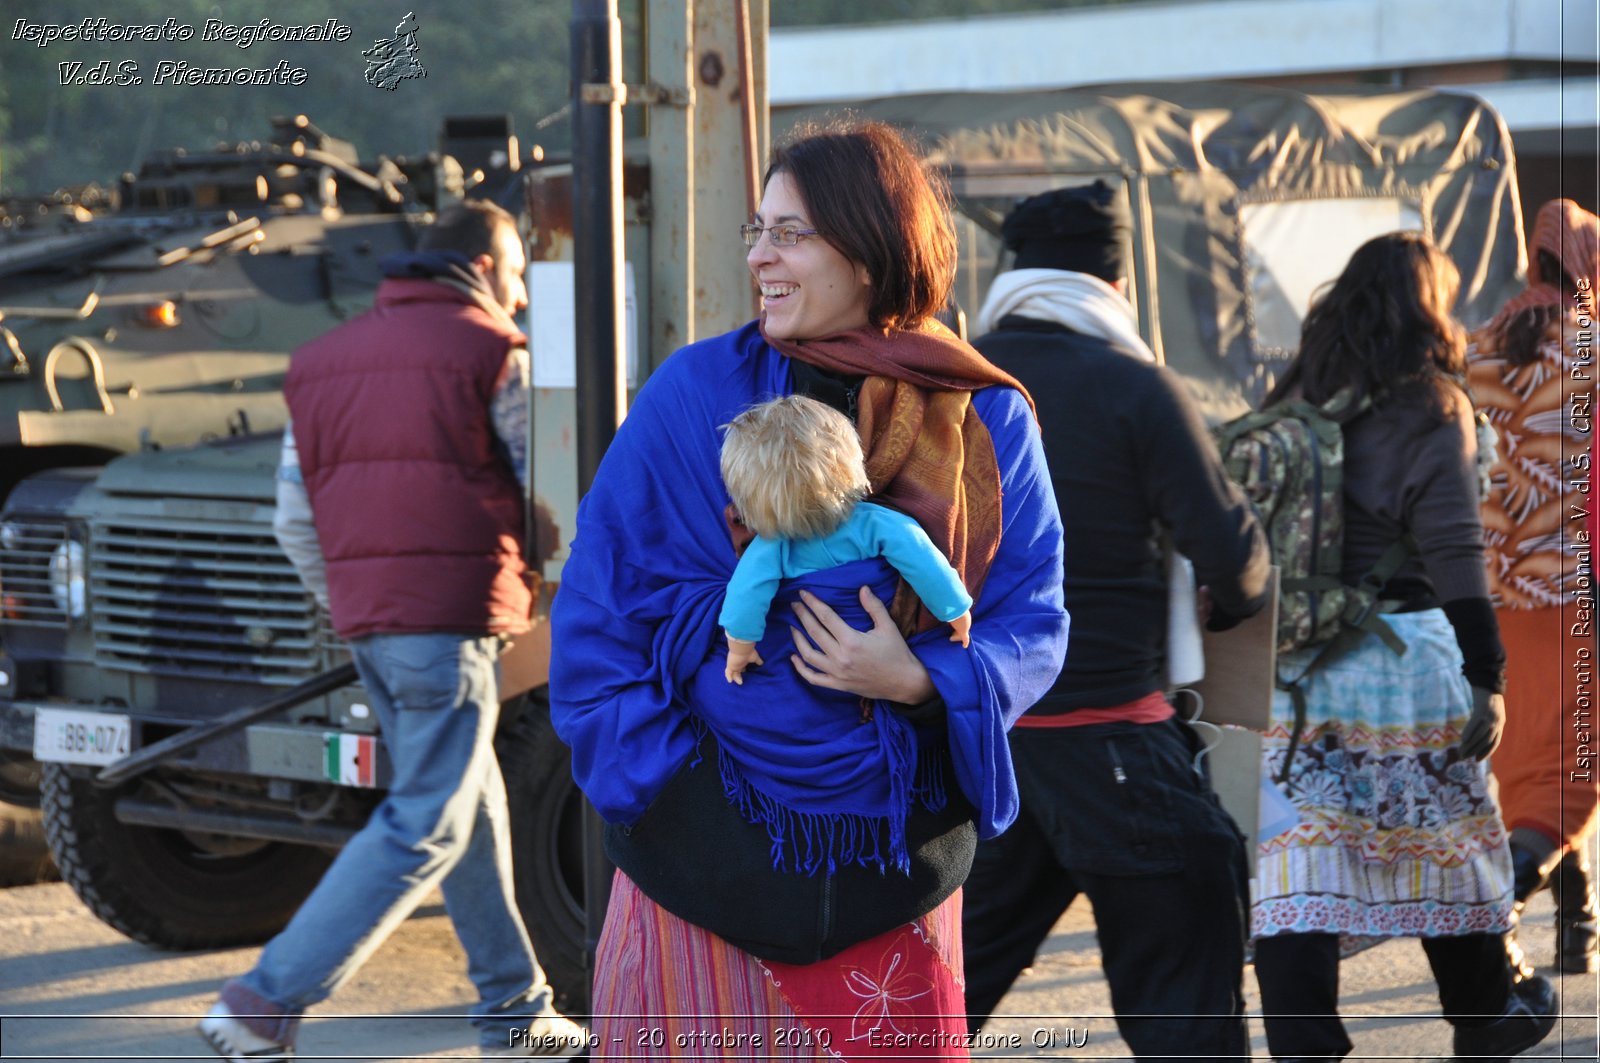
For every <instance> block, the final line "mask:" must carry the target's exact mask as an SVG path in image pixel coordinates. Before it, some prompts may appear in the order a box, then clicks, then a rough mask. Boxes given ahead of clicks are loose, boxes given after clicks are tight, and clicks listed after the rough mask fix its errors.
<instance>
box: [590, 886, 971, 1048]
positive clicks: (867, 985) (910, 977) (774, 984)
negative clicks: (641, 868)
mask: <svg viewBox="0 0 1600 1063" xmlns="http://www.w3.org/2000/svg"><path fill="white" fill-rule="evenodd" d="M961 963H962V959H961V892H960V891H959V890H958V891H956V893H955V894H954V895H953V896H951V897H950V899H948V900H946V901H945V902H944V903H943V904H941V905H939V906H938V907H937V908H935V909H934V910H933V911H931V912H929V913H928V914H927V915H925V916H923V917H922V918H920V919H918V920H916V921H915V922H912V923H907V924H905V925H903V926H900V927H896V928H895V929H894V930H891V931H888V932H887V933H884V934H880V935H879V936H877V937H875V938H872V939H870V940H867V941H863V942H861V943H860V944H857V945H853V946H851V947H850V948H848V949H846V950H845V951H844V952H842V953H840V954H839V955H837V956H834V957H833V958H832V959H828V960H824V961H822V962H821V963H814V964H806V965H803V966H800V965H794V964H786V963H774V962H770V961H766V960H759V959H757V958H756V957H754V956H752V955H750V953H748V952H745V951H743V950H742V949H739V948H736V947H735V946H733V945H731V944H729V943H728V942H727V941H725V940H723V939H722V938H720V937H717V936H716V935H715V934H712V933H710V932H709V931H706V930H702V929H700V928H699V927H697V926H694V925H692V924H690V923H687V922H685V921H683V920H682V919H679V918H678V917H677V916H675V915H673V914H671V913H670V912H668V911H667V910H666V909H664V908H662V907H661V906H659V905H657V904H656V903H655V902H654V901H652V900H650V898H648V897H646V896H645V895H644V894H643V893H642V892H640V890H639V888H638V887H637V886H635V885H634V884H633V880H631V879H629V878H628V877H627V876H626V875H624V874H622V873H621V872H620V871H619V872H617V875H616V878H615V880H614V881H613V884H612V889H611V903H610V906H609V907H608V908H607V909H606V922H605V928H604V930H602V932H601V935H600V944H599V948H598V955H597V956H596V958H595V984H594V1010H595V1015H594V1021H593V1024H592V1030H593V1034H594V1040H595V1041H596V1042H598V1043H597V1044H595V1047H594V1048H593V1049H592V1055H593V1058H595V1059H609V1060H622V1059H628V1060H657V1059H659V1060H683V1059H697V1060H700V1059H721V1060H735V1059H743V1060H752V1059H809V1060H837V1059H844V1060H871V1059H879V1058H896V1057H898V1058H901V1059H904V1058H907V1057H911V1058H919V1059H929V1060H966V1059H968V1058H969V1056H968V1051H967V1018H966V998H965V996H964V993H963V983H962V978H961Z"/></svg>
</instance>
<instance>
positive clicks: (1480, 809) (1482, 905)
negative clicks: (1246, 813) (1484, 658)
mask: <svg viewBox="0 0 1600 1063" xmlns="http://www.w3.org/2000/svg"><path fill="white" fill-rule="evenodd" d="M1385 619H1386V620H1387V621H1389V623H1390V624H1391V626H1393V627H1394V629H1395V631H1396V633H1397V634H1399V636H1400V637H1401V638H1402V639H1404V640H1405V643H1406V652H1405V654H1404V655H1403V656H1397V655H1395V654H1394V653H1393V652H1392V651H1391V650H1389V649H1388V647H1386V646H1384V645H1383V643H1382V642H1380V641H1379V640H1378V639H1376V638H1375V637H1373V636H1370V635H1369V636H1367V637H1366V638H1365V639H1364V640H1363V641H1362V642H1361V643H1360V644H1359V645H1358V646H1357V647H1356V648H1355V649H1353V650H1351V651H1350V652H1349V653H1347V654H1346V655H1345V656H1343V657H1341V658H1340V659H1339V660H1337V661H1335V662H1334V663H1333V664H1331V665H1327V666H1325V667H1323V668H1320V669H1318V670H1317V671H1316V672H1315V673H1313V674H1312V675H1311V676H1310V677H1309V678H1308V679H1306V680H1305V681H1304V682H1303V686H1304V688H1305V691H1306V702H1307V711H1306V721H1307V722H1306V728H1305V731H1304V732H1303V733H1302V734H1301V741H1300V748H1299V750H1298V751H1297V752H1296V753H1295V755H1294V762H1293V764H1292V767H1291V770H1290V773H1289V785H1288V787H1287V789H1288V790H1289V796H1290V799H1291V800H1292V801H1293V802H1294V804H1295V808H1296V811H1298V813H1299V816H1300V822H1299V823H1298V824H1296V825H1295V826H1293V827H1290V828H1289V829H1288V830H1286V831H1284V832H1282V833H1281V834H1278V835H1277V836H1275V837H1272V838H1265V839H1262V840H1261V842H1260V844H1259V849H1258V854H1257V855H1258V863H1257V876H1256V899H1255V905H1254V909H1253V912H1252V920H1251V933H1252V935H1253V936H1255V937H1270V936H1273V935H1276V934H1307V933H1335V934H1340V935H1343V936H1345V937H1346V938H1347V939H1348V940H1347V942H1346V945H1347V947H1348V946H1350V945H1352V944H1355V943H1356V942H1357V941H1358V940H1359V939H1370V938H1387V937H1445V936H1451V935H1457V934H1470V933H1499V932H1503V931H1505V930H1506V929H1508V928H1509V925H1510V922H1509V919H1510V915H1511V857H1510V851H1509V849H1508V848H1507V839H1506V829H1505V826H1504V824H1503V823H1502V822H1501V819H1500V810H1499V808H1498V807H1497V806H1496V804H1495V801H1494V797H1493V795H1492V794H1491V793H1490V791H1489V779H1488V770H1487V768H1486V766H1485V765H1484V764H1482V763H1479V762H1477V761H1473V760H1463V759H1461V756H1460V753H1459V752H1458V751H1457V749H1456V745H1457V743H1458V742H1459V741H1460V739H1461V729H1462V727H1463V726H1464V725H1465V724H1466V721H1467V717H1468V716H1469V715H1470V713H1471V711H1472V693H1471V688H1470V687H1469V686H1468V684H1467V681H1466V679H1465V678H1464V677H1463V676H1462V675H1461V654H1460V651H1459V650H1458V649H1457V648H1456V641H1455V633H1454V630H1453V629H1452V628H1451V626H1450V622H1449V621H1448V620H1447V619H1446V618H1445V615H1444V612H1443V611H1442V610H1438V609H1431V610H1425V611H1422V612H1416V613H1396V614H1391V615H1389V616H1386V617H1385ZM1314 652H1315V651H1310V652H1305V651H1302V652H1300V653H1294V654H1285V655H1284V657H1283V658H1282V660H1281V661H1280V663H1279V670H1280V672H1281V674H1283V675H1285V676H1293V675H1297V674H1299V673H1300V671H1301V670H1302V669H1303V668H1304V666H1305V664H1306V662H1307V661H1308V660H1309V659H1310V657H1311V656H1312V655H1313V654H1314ZM1512 711H1516V709H1515V706H1513V707H1512ZM1293 721H1294V711H1293V707H1292V705H1291V703H1290V701H1289V698H1288V696H1287V695H1286V694H1284V693H1283V692H1281V691H1279V692H1277V693H1275V694H1274V696H1273V705H1272V726H1271V730H1269V731H1268V733H1267V736H1266V740H1265V742H1264V743H1263V747H1262V756H1263V765H1262V766H1263V770H1264V772H1266V773H1267V774H1268V776H1269V777H1271V778H1274V779H1275V778H1277V776H1278V774H1279V772H1280V770H1281V769H1282V766H1283V760H1284V756H1285V755H1286V753H1287V750H1288V744H1289V735H1290V731H1291V729H1292V728H1293Z"/></svg>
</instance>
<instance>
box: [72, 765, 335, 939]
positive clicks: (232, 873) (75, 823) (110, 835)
mask: <svg viewBox="0 0 1600 1063" xmlns="http://www.w3.org/2000/svg"><path fill="white" fill-rule="evenodd" d="M117 796H118V791H115V790H106V789H102V788H100V787H97V786H95V785H94V783H93V782H92V781H90V780H89V779H88V778H77V777H74V776H73V775H72V774H71V773H70V772H69V771H68V770H67V769H66V768H64V767H62V766H61V765H59V764H46V765H45V766H44V774H43V778H42V779H41V781H40V797H41V800H42V804H43V808H44V832H45V837H46V838H47V839H48V840H49V842H50V851H51V853H52V854H53V855H54V856H55V858H56V866H57V867H58V868H59V869H60V871H61V877H62V878H63V879H65V880H66V881H67V882H68V883H69V884H70V885H71V886H72V888H73V890H74V891H75V892H76V893H77V894H78V896H79V897H80V898H82V900H83V902H84V903H85V904H87V905H88V906H89V909H90V910H91V911H93V912H94V914H95V915H97V916H99V917H100V918H101V919H103V920H104V921H105V922H106V923H108V924H110V925H111V926H112V927H115V928H116V929H117V930H120V931H122V932H123V933H124V934H127V935H128V936H129V937H131V938H133V939H134V940H135V941H142V942H144V943H145V944H147V945H156V946H159V947H161V948H171V949H202V948H215V947H219V946H223V945H243V944H252V943H255V942H259V941H264V940H266V939H267V938H269V937H271V936H272V935H273V934H274V933H276V932H277V931H278V930H279V929H280V928H282V926H283V925H284V924H285V923H286V922H288V921H289V917H290V916H291V915H293V914H294V911H295V909H296V908H298V907H299V906H300V902H301V901H303V900H304V899H305V897H306V895H307V894H308V893H310V892H311V889H312V887H313V886H315V885H316V884H317V880H318V879H319V878H321V877H322V872H323V871H324V870H326V868H327V866H328V863H329V861H330V859H331V858H330V857H329V856H328V854H326V853H324V852H323V851H322V850H320V849H314V848H311V847H309V846H304V845H287V844H284V843H281V842H255V841H247V840H244V839H239V838H221V837H217V836H208V835H203V834H190V833H188V832H184V831H177V830H166V829H160V828H152V827H136V826H130V825H128V824H125V823H119V822H118V821H117V818H116V815H115V813H114V812H113V805H114V804H115V802H116V799H117Z"/></svg>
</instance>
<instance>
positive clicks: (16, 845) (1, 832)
mask: <svg viewBox="0 0 1600 1063" xmlns="http://www.w3.org/2000/svg"><path fill="white" fill-rule="evenodd" d="M55 877H56V865H55V863H54V862H53V861H52V860H51V859H50V847H49V846H48V845H46V844H45V840H44V817H43V816H42V815H41V814H40V812H39V810H38V809H36V808H23V807H21V806H19V805H13V804H8V803H7V802H5V801H0V887H4V886H31V885H33V884H34V883H36V882H47V881H49V880H50V879H53V878H55Z"/></svg>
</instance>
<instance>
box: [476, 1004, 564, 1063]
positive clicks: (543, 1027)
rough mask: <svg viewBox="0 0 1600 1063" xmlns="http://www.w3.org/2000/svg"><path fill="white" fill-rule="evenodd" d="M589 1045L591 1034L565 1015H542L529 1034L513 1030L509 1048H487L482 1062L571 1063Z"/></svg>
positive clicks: (482, 1054) (481, 1050) (488, 1046)
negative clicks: (543, 1062)
mask: <svg viewBox="0 0 1600 1063" xmlns="http://www.w3.org/2000/svg"><path fill="white" fill-rule="evenodd" d="M588 1045H589V1031H588V1030H585V1029H584V1028H583V1027H582V1026H579V1025H578V1024H577V1023H575V1022H573V1021H572V1020H571V1019H569V1018H567V1017H566V1016H565V1015H557V1014H556V1013H555V1012H551V1013H550V1014H548V1015H541V1016H539V1017H538V1018H537V1019H534V1020H533V1022H532V1023H530V1024H529V1025H528V1028H527V1029H526V1030H512V1031H511V1041H510V1044H506V1045H485V1046H484V1047H483V1048H481V1049H479V1050H478V1051H479V1056H480V1057H481V1058H483V1059H526V1058H528V1057H531V1056H536V1057H538V1058H540V1059H570V1058H572V1057H573V1056H575V1055H577V1054H578V1053H579V1052H582V1051H583V1050H584V1049H585V1048H587V1047H588Z"/></svg>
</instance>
